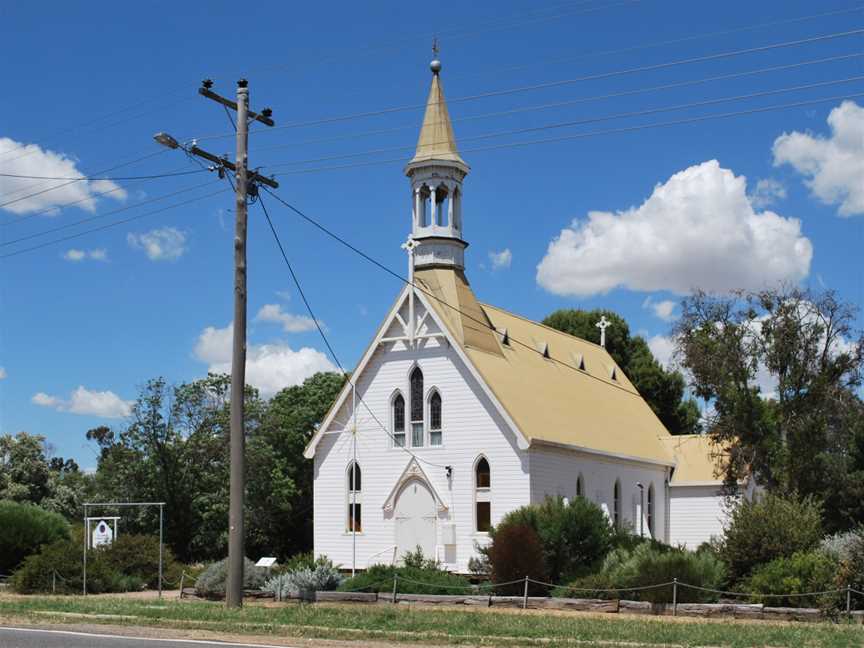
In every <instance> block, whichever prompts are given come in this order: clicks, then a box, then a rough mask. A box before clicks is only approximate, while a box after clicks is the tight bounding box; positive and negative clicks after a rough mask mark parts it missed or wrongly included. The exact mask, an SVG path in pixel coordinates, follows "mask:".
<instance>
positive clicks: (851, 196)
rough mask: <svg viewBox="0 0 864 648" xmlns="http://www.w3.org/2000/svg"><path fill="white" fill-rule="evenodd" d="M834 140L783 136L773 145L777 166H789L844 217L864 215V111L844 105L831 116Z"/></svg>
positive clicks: (849, 104) (857, 106)
mask: <svg viewBox="0 0 864 648" xmlns="http://www.w3.org/2000/svg"><path fill="white" fill-rule="evenodd" d="M828 125H829V126H830V127H831V136H830V137H825V136H823V135H811V134H809V133H799V132H798V131H793V132H791V133H783V134H782V135H781V136H780V137H778V138H777V139H776V140H775V141H774V165H775V166H780V165H781V164H790V165H792V167H793V168H794V169H795V170H796V171H797V172H798V173H800V174H801V175H803V176H804V177H805V178H806V180H805V181H804V182H805V184H806V185H807V187H809V189H810V192H811V193H812V194H813V195H814V196H816V198H818V199H819V200H821V201H822V202H823V203H825V204H827V205H839V206H840V208H839V210H838V211H839V213H840V215H841V216H853V215H855V214H864V108H862V107H861V106H859V105H858V104H856V103H855V102H854V101H844V102H843V103H842V104H840V105H839V106H838V107H836V108H834V110H832V111H831V114H830V115H828Z"/></svg>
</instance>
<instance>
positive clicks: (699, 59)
mask: <svg viewBox="0 0 864 648" xmlns="http://www.w3.org/2000/svg"><path fill="white" fill-rule="evenodd" d="M859 34H864V29H853V30H849V31H844V32H834V33H831V34H823V35H821V36H812V37H810V38H802V39H797V40H792V41H785V42H782V43H773V44H771V45H760V46H758V47H749V48H746V49H739V50H731V51H727V52H719V53H716V54H706V55H704V56H696V57H691V58H686V59H678V60H676V61H667V62H665V63H654V64H651V65H642V66H639V67H635V68H627V69H624V70H612V71H609V72H600V73H597V74H589V75H586V76H581V77H575V78H571V79H561V80H558V81H549V82H546V83H537V84H533V85H527V86H519V87H515V88H506V89H504V90H492V91H489V92H482V93H479V94H475V95H468V96H465V97H457V98H455V99H449V100H448V103H449V104H453V103H461V102H466V101H476V100H478V99H488V98H490V97H500V96H504V95H511V94H517V93H520V92H531V91H534V90H545V89H548V88H556V87H561V86H565V85H572V84H574V83H582V82H586V81H597V80H600V79H609V78H613V77H618V76H625V75H629V74H639V73H642V72H652V71H655V70H662V69H668V68H672V67H677V66H679V65H690V64H693V63H704V62H706V61H715V60H721V59H726V58H732V57H736V56H743V55H745V54H754V53H759V52H766V51H771V50H775V49H781V48H788V47H797V46H800V45H808V44H811V43H818V42H823V41H827V40H835V39H838V38H848V37H850V36H857V35H859ZM427 105H428V104H426V103H422V104H410V105H405V106H395V107H391V108H383V109H381V110H373V111H367V112H360V113H353V114H349V115H341V116H337V117H328V118H324V119H315V120H310V121H305V122H294V123H293V124H286V125H284V126H277V127H276V128H273V129H271V131H277V130H285V129H291V128H303V127H307V126H320V125H323V124H332V123H337V122H344V121H350V120H353V119H362V118H366V117H376V116H381V115H388V114H393V113H397V112H405V111H409V110H417V109H421V108H425V107H426V106H427ZM229 136H233V133H218V134H214V135H206V136H203V137H199V138H197V141H199V142H203V141H207V140H211V139H221V138H225V137H229Z"/></svg>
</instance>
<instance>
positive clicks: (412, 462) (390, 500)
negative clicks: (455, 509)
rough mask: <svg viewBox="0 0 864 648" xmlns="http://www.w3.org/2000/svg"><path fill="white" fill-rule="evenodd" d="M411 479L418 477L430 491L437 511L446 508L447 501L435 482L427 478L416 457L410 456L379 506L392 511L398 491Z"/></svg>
mask: <svg viewBox="0 0 864 648" xmlns="http://www.w3.org/2000/svg"><path fill="white" fill-rule="evenodd" d="M413 479H418V480H420V481H421V482H423V483H424V484H425V485H426V487H427V488H428V489H429V492H430V493H432V497H433V498H434V499H435V505H436V507H437V509H438V512H439V513H442V512H444V511H446V510H447V509H448V506H447V503H446V502H445V501H444V500H443V498H442V497H441V495H440V494H439V493H438V489H437V488H435V484H433V483H432V481H431V480H430V479H429V476H428V475H427V474H426V472H425V471H424V470H423V468H422V467H421V466H420V462H419V461H417V458H416V457H413V456H412V457H411V458H410V459H409V461H408V465H407V466H405V470H403V471H402V474H401V475H400V476H399V479H397V480H396V483H395V484H393V488H392V489H390V494H389V495H388V496H387V499H385V500H384V504H383V505H382V506H381V508H382V509H384V512H385V513H392V512H393V507H394V506H395V505H396V498H397V497H398V495H399V492H400V491H401V490H402V488H403V487H404V486H405V485H406V484H408V483H409V482H410V481H411V480H413Z"/></svg>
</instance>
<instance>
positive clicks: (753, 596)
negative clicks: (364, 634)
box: [341, 572, 864, 615]
mask: <svg viewBox="0 0 864 648" xmlns="http://www.w3.org/2000/svg"><path fill="white" fill-rule="evenodd" d="M399 582H404V583H407V584H411V585H417V586H420V587H425V588H428V589H429V590H430V591H436V590H439V591H440V590H442V589H444V590H456V591H462V592H466V593H475V594H480V593H486V594H488V595H489V596H490V597H491V596H492V595H493V592H495V591H501V590H502V589H505V588H512V587H513V586H515V585H522V598H523V607H525V608H527V607H528V602H529V598H530V597H529V590H530V585H532V584H534V585H538V586H540V587H543V588H547V589H549V590H553V589H559V590H560V591H563V592H564V593H566V594H570V593H577V592H581V593H585V594H595V595H597V594H626V593H629V592H633V593H637V592H648V591H652V590H662V589H665V588H672V592H671V601H667V603H671V604H672V606H673V610H672V613H673V615H674V614H676V612H677V607H678V605H679V603H681V601H680V599H679V588H681V589H689V590H694V591H699V592H704V593H706V594H713V595H716V596H718V597H736V598H743V599H747V600H749V601H755V602H758V603H762V602H763V601H765V600H785V601H789V600H802V599H811V600H813V599H818V598H819V597H831V596H835V597H839V596H840V595H845V599H846V600H845V611H846V614H851V613H852V612H853V608H852V595H853V594H854V595H858V596H864V591H862V590H859V589H856V588H854V587H852V586H851V585H847V586H846V587H842V588H836V589H828V590H821V591H813V592H790V593H782V594H781V593H759V592H736V591H731V590H720V589H714V588H710V587H703V586H701V585H693V584H691V583H686V582H683V581H679V580H678V579H677V578H673V579H672V580H671V581H666V582H663V583H657V584H653V585H639V586H631V587H613V588H597V587H573V586H570V585H567V584H562V583H550V582H547V581H542V580H538V579H536V578H531V577H530V576H525V577H524V578H519V579H516V580H511V581H504V582H499V583H492V582H488V583H477V584H470V585H456V584H447V583H428V582H424V581H419V580H415V579H412V578H406V577H405V576H400V575H399V573H398V572H396V573H394V574H393V579H392V588H393V590H392V599H393V602H394V603H395V602H396V600H397V595H398V594H399V591H398V590H399ZM383 584H384V583H382V582H379V583H376V584H371V585H366V586H363V587H362V588H358V589H357V590H341V591H344V592H350V591H362V590H366V589H372V588H374V587H375V586H376V585H378V586H380V585H383ZM387 584H390V583H389V582H388V583H387ZM825 600H826V599H824V598H823V601H825ZM835 600H838V599H835Z"/></svg>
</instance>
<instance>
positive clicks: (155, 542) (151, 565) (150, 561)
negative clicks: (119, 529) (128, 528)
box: [97, 534, 183, 589]
mask: <svg viewBox="0 0 864 648" xmlns="http://www.w3.org/2000/svg"><path fill="white" fill-rule="evenodd" d="M97 551H98V553H99V557H100V559H102V560H104V561H105V562H106V563H107V564H108V565H109V566H110V567H111V568H112V569H114V570H115V571H117V572H119V573H120V574H123V575H125V576H135V577H137V578H138V579H139V580H141V581H142V582H144V584H145V585H146V586H147V587H148V588H150V589H156V588H157V587H159V538H158V537H156V536H146V535H136V534H121V535H119V536H118V537H117V538H116V539H115V540H114V542H113V543H111V544H110V545H109V546H108V547H105V548H102V549H99V550H97ZM182 571H183V565H182V564H180V563H179V562H177V559H176V558H175V557H174V553H173V552H172V551H171V549H169V548H168V547H167V546H166V547H163V554H162V576H163V587H166V588H170V587H169V586H171V585H175V584H177V585H179V582H180V573H181V572H182Z"/></svg>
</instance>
